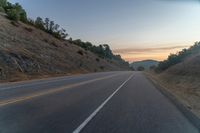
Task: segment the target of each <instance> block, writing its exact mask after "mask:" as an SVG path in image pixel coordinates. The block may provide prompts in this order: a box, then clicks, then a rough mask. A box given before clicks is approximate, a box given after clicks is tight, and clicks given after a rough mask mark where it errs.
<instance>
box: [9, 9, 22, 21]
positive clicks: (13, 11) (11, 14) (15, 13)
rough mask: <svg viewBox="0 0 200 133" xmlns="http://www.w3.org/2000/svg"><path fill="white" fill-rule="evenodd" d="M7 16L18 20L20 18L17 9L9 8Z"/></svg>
mask: <svg viewBox="0 0 200 133" xmlns="http://www.w3.org/2000/svg"><path fill="white" fill-rule="evenodd" d="M7 15H8V18H9V19H11V20H14V21H19V20H20V14H19V13H18V11H17V9H15V8H13V9H9V10H8V11H7Z"/></svg>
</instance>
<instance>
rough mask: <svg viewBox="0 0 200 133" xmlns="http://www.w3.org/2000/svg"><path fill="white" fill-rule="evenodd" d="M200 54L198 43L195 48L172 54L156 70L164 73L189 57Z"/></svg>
mask: <svg viewBox="0 0 200 133" xmlns="http://www.w3.org/2000/svg"><path fill="white" fill-rule="evenodd" d="M197 53H200V42H196V43H195V44H194V45H193V46H191V47H190V48H188V49H183V50H182V51H180V52H178V53H177V54H170V55H169V56H168V58H167V60H164V61H162V62H160V63H159V64H158V67H157V68H156V71H157V72H162V71H164V70H166V69H168V68H169V67H171V66H173V65H176V64H178V63H180V62H182V61H183V60H185V59H186V58H187V57H189V56H191V55H192V54H197Z"/></svg>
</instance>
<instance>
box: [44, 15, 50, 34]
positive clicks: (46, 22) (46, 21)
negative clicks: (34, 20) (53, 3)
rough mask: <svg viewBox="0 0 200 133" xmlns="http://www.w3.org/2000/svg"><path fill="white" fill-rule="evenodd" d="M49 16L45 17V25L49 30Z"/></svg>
mask: <svg viewBox="0 0 200 133" xmlns="http://www.w3.org/2000/svg"><path fill="white" fill-rule="evenodd" d="M49 21H50V20H49V18H45V22H44V26H45V29H46V30H47V31H49Z"/></svg>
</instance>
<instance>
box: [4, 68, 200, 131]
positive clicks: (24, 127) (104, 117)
mask: <svg viewBox="0 0 200 133" xmlns="http://www.w3.org/2000/svg"><path fill="white" fill-rule="evenodd" d="M72 132H74V133H79V132H83V133H199V131H198V129H197V128H195V126H194V125H193V124H192V123H190V122H189V121H188V120H187V118H186V117H185V116H184V115H183V114H182V113H181V112H180V111H179V110H178V109H177V108H176V106H175V105H173V103H171V102H170V101H169V100H168V99H167V98H166V97H165V96H164V95H162V94H161V93H160V92H159V91H158V90H157V89H156V88H155V87H154V85H153V84H152V83H151V82H149V81H148V80H147V79H146V78H145V76H144V75H143V74H142V73H140V72H128V71H127V72H105V73H94V74H85V75H80V76H66V77H59V78H50V79H43V80H33V81H28V82H18V83H12V84H1V85H0V133H72Z"/></svg>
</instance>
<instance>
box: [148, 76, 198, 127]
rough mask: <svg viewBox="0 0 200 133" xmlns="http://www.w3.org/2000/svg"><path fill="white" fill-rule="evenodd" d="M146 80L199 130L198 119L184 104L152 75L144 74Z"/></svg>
mask: <svg viewBox="0 0 200 133" xmlns="http://www.w3.org/2000/svg"><path fill="white" fill-rule="evenodd" d="M144 75H145V76H146V78H147V79H148V80H149V81H150V82H151V83H153V85H154V86H155V87H156V88H157V89H158V90H159V91H160V92H161V93H162V94H163V95H165V96H166V97H167V98H168V99H169V100H170V101H171V102H172V103H173V104H174V105H175V106H176V107H177V108H178V109H179V110H180V111H181V113H183V115H184V116H186V118H187V119H188V120H189V121H190V122H191V123H192V124H193V125H194V126H195V127H197V128H198V129H199V130H200V119H199V118H198V117H197V116H196V115H195V114H194V113H193V112H192V111H191V110H189V109H188V108H187V106H186V105H184V103H182V102H181V101H180V100H178V99H177V98H176V96H174V95H173V94H172V93H170V92H169V91H168V89H167V88H166V87H165V86H164V85H163V84H162V83H160V82H159V81H158V80H157V79H156V78H155V77H154V76H153V75H152V74H150V73H147V72H144Z"/></svg>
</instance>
